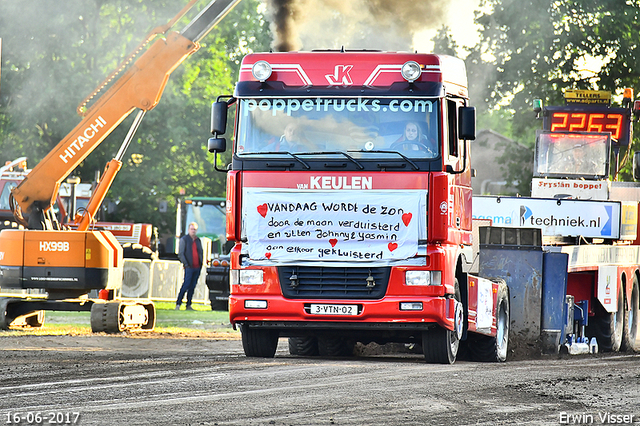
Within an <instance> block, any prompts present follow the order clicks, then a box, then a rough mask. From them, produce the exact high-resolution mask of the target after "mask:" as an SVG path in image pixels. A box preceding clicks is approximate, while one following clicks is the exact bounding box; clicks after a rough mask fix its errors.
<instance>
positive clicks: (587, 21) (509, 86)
mask: <svg viewBox="0 0 640 426" xmlns="http://www.w3.org/2000/svg"><path fill="white" fill-rule="evenodd" d="M481 6H482V7H483V8H485V9H487V8H488V9H490V11H489V12H486V13H484V14H481V15H479V16H478V17H477V18H476V21H477V22H478V23H479V24H480V25H481V26H482V30H481V41H480V43H478V45H477V46H476V47H475V48H474V49H473V51H472V52H471V54H470V55H469V57H468V58H467V64H468V66H469V69H470V80H471V82H472V84H473V83H474V82H475V85H474V86H473V87H472V90H471V92H472V95H475V96H476V99H481V100H483V101H484V102H480V103H478V105H479V106H480V107H483V106H484V107H485V108H486V110H487V111H490V110H491V109H494V108H503V109H504V108H506V109H508V110H510V111H511V113H512V114H513V134H512V135H509V136H510V137H511V138H512V139H515V140H517V141H519V142H520V143H522V144H524V145H527V146H530V147H531V146H532V145H533V139H531V135H532V129H533V128H536V127H538V128H539V124H538V123H537V122H536V121H535V120H533V119H532V117H533V113H532V111H531V105H532V101H533V99H534V98H540V99H543V101H544V102H545V103H546V104H555V105H560V104H562V102H563V100H562V90H564V89H569V88H572V89H599V90H610V91H612V92H618V93H619V92H620V90H621V89H622V88H623V87H632V88H634V89H636V90H635V92H637V89H638V77H639V76H640V75H639V74H640V33H638V31H637V30H635V29H634V28H635V27H636V25H637V24H636V23H637V22H638V20H639V18H640V2H638V1H637V0H633V1H625V0H609V1H604V2H603V1H600V0H526V1H520V0H485V1H483V2H482V5H481ZM489 57H490V58H492V59H491V60H483V58H489ZM589 59H593V60H595V61H600V62H601V63H602V64H603V65H602V68H601V69H600V70H594V71H595V72H581V69H582V68H583V67H584V63H585V61H588V60H589ZM525 137H526V139H525ZM531 158H533V157H532V156H531ZM503 160H504V161H505V162H509V161H511V158H503ZM512 169H518V167H512ZM508 178H509V179H510V180H521V179H520V178H519V177H518V176H515V175H509V176H508Z"/></svg>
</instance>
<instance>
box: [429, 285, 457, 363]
mask: <svg viewBox="0 0 640 426" xmlns="http://www.w3.org/2000/svg"><path fill="white" fill-rule="evenodd" d="M454 298H455V300H456V301H458V302H461V300H460V299H461V297H460V284H459V283H458V279H457V278H456V282H455V293H454ZM459 306H460V307H461V308H462V303H460V304H459ZM460 314H461V313H460ZM454 315H455V317H456V318H457V317H458V316H459V315H458V313H456V314H454ZM463 327H464V325H463ZM459 347H460V339H459V336H458V333H457V332H456V331H455V330H448V329H446V328H442V327H440V326H435V327H433V328H430V329H428V330H425V331H423V332H422V351H423V352H424V359H425V360H426V361H427V362H431V363H438V364H453V363H454V362H455V361H456V356H457V355H458V349H459Z"/></svg>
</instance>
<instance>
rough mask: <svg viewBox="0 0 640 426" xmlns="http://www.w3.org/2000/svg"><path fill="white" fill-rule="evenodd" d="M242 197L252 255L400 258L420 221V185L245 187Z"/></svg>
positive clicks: (409, 250)
mask: <svg viewBox="0 0 640 426" xmlns="http://www.w3.org/2000/svg"><path fill="white" fill-rule="evenodd" d="M243 200H244V212H245V218H244V220H245V222H244V223H245V226H246V229H247V239H248V246H249V257H250V258H251V259H252V260H266V259H269V260H272V261H284V262H286V261H296V260H312V261H313V260H315V261H338V260H339V261H354V262H368V261H369V262H370V261H381V260H383V261H384V260H395V259H406V258H409V257H413V256H415V255H416V253H417V250H418V238H419V234H420V232H419V230H420V227H425V222H426V220H424V219H422V218H423V217H425V216H426V215H425V213H424V212H425V204H426V192H425V191H367V192H366V194H365V193H357V192H355V191H296V192H284V191H281V190H279V191H278V190H265V189H261V188H245V190H244V196H243ZM421 212H422V213H421Z"/></svg>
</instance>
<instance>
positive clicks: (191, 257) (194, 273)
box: [176, 222, 203, 311]
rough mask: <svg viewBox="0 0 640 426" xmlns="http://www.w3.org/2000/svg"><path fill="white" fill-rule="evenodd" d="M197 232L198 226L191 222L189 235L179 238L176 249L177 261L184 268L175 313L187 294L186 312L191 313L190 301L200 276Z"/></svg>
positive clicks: (199, 248)
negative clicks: (178, 260) (178, 244)
mask: <svg viewBox="0 0 640 426" xmlns="http://www.w3.org/2000/svg"><path fill="white" fill-rule="evenodd" d="M197 231H198V224H197V223H195V222H191V223H190V224H189V233H188V235H185V236H184V237H182V238H180V246H179V249H178V259H180V262H182V265H183V266H184V282H183V283H182V287H181V288H180V293H179V294H178V300H176V311H178V310H180V305H181V304H182V298H183V297H184V294H185V293H187V307H186V309H187V311H193V308H192V307H191V299H192V298H193V292H194V291H195V289H196V284H198V277H199V276H200V269H201V267H202V259H203V257H202V242H201V241H200V238H198V236H197V235H196V232H197Z"/></svg>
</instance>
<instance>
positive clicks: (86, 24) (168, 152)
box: [0, 0, 271, 232]
mask: <svg viewBox="0 0 640 426" xmlns="http://www.w3.org/2000/svg"><path fill="white" fill-rule="evenodd" d="M186 3H187V1H186V0H158V1H154V2H152V3H151V2H146V1H144V0H94V1H83V0H67V1H65V2H64V3H63V4H62V3H58V2H51V1H47V0H31V1H29V2H13V1H8V0H0V28H2V34H1V36H2V48H3V52H2V73H1V77H2V85H1V86H0V88H1V92H0V148H1V150H2V153H3V157H4V160H12V159H14V158H17V157H20V156H27V157H28V158H29V166H30V167H33V166H34V165H35V164H36V163H37V162H39V161H40V160H41V159H42V158H43V157H44V156H45V155H46V154H47V153H48V152H49V151H50V150H51V149H52V148H53V147H54V146H55V145H56V144H57V143H58V142H59V141H60V140H61V139H62V138H63V137H64V136H66V134H67V133H68V132H69V131H71V130H72V129H73V128H74V127H75V126H76V125H77V123H78V122H79V121H80V119H79V118H78V117H77V116H76V115H75V109H76V106H77V105H78V104H79V103H80V102H81V101H82V99H83V98H84V97H85V96H86V95H88V94H89V93H91V91H92V90H93V89H94V87H95V86H96V85H97V84H99V83H100V82H101V81H102V80H103V79H104V78H105V77H106V76H107V75H109V74H110V73H111V72H112V71H113V70H114V69H116V67H117V66H118V65H119V64H120V62H121V61H122V60H123V59H124V57H125V56H126V55H128V54H129V53H130V52H131V51H133V50H134V49H135V48H136V47H137V46H138V45H139V44H140V43H141V42H142V41H143V39H144V38H145V36H146V34H148V33H149V32H150V31H151V30H152V29H153V28H155V27H157V26H159V25H164V24H166V23H167V22H168V21H169V20H170V19H171V18H172V17H173V16H174V15H175V14H176V13H178V11H180V9H181V8H183V7H184V6H185V5H186ZM207 3H208V1H205V0H201V1H200V2H199V3H198V4H197V5H196V7H194V9H193V11H192V12H190V14H188V15H187V16H186V17H184V18H182V20H181V21H180V22H178V23H177V24H176V25H175V26H174V28H173V29H172V30H176V31H179V30H181V29H182V28H183V27H184V25H185V24H186V23H187V22H189V20H190V19H191V18H193V17H194V16H195V13H196V12H197V11H198V10H200V9H201V8H202V7H204V6H205V5H206V4H207ZM63 5H64V6H63ZM260 7H261V3H260V1H259V0H244V1H242V2H240V4H239V5H237V6H236V7H235V8H234V10H232V11H231V12H230V13H229V14H228V15H227V16H226V17H225V18H224V19H223V20H222V21H221V22H220V23H219V24H218V26H217V27H215V28H214V29H213V30H212V31H211V33H210V34H208V35H207V36H206V37H205V38H204V39H203V40H202V41H201V48H200V50H199V51H198V52H196V53H195V54H194V55H192V56H191V57H189V58H188V59H187V60H186V61H185V62H184V63H183V64H182V65H181V66H180V67H178V68H177V69H176V70H175V71H174V72H173V74H172V76H171V78H170V79H169V82H168V84H167V86H166V88H165V91H164V93H163V96H162V99H161V101H160V103H159V104H158V106H157V107H156V108H154V109H153V110H152V111H150V112H148V113H147V114H146V116H145V119H144V120H143V122H142V124H141V125H140V127H139V129H138V131H137V133H136V136H135V137H134V139H133V141H132V143H131V145H130V146H129V148H128V150H127V152H126V156H125V158H124V160H123V166H122V169H121V171H120V173H119V174H118V176H117V178H116V180H115V182H114V184H113V186H112V187H111V190H110V192H109V194H108V196H107V197H108V198H109V199H110V200H111V201H112V202H114V203H116V204H117V206H118V208H117V211H116V212H115V213H112V214H109V215H107V218H106V219H108V220H113V221H134V222H145V223H152V224H153V225H155V226H157V227H158V228H159V229H160V232H163V231H169V230H171V229H173V226H174V224H175V213H174V212H175V201H176V198H178V197H179V196H180V190H181V189H184V190H185V191H186V195H188V196H198V195H201V196H223V195H224V190H225V178H226V177H225V176H224V174H222V173H219V172H216V171H215V170H213V165H212V164H211V162H212V160H213V155H212V154H209V153H208V152H207V148H206V141H207V139H208V137H209V136H210V133H209V122H210V107H211V102H213V101H215V98H216V97H217V96H218V95H220V94H230V93H232V91H233V82H234V81H235V80H236V79H237V76H238V72H239V63H240V59H241V57H242V56H243V55H244V54H246V53H249V52H251V51H261V50H266V49H268V47H269V44H270V42H271V38H270V34H269V31H268V23H267V22H266V20H265V18H264V16H263V15H262V13H261V12H259V11H258V9H259V8H260ZM132 120H133V117H129V118H127V119H126V120H125V121H124V122H123V123H122V124H121V125H120V127H119V128H118V129H116V130H115V131H114V132H113V133H112V134H111V135H110V136H109V137H107V138H106V139H105V141H104V142H103V143H102V144H101V145H99V146H98V147H97V148H96V149H95V151H94V152H93V153H92V154H91V155H90V156H89V157H87V158H86V159H85V161H84V162H83V163H82V164H81V165H80V166H79V167H78V169H77V170H76V171H75V172H74V174H76V175H78V176H80V177H81V178H82V180H83V181H85V182H91V181H93V180H94V179H95V174H96V172H102V169H103V168H104V164H106V163H107V161H109V160H110V159H111V158H112V157H113V156H114V155H115V153H116V152H117V151H118V149H119V147H120V144H121V143H122V140H123V139H124V137H125V135H126V132H127V130H128V127H129V125H130V123H131V122H132ZM226 155H227V157H226V160H223V161H228V160H229V158H230V157H229V154H228V153H227V154H226ZM163 200H164V201H168V202H169V211H168V212H167V213H161V212H159V211H158V203H159V202H160V201H163Z"/></svg>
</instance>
